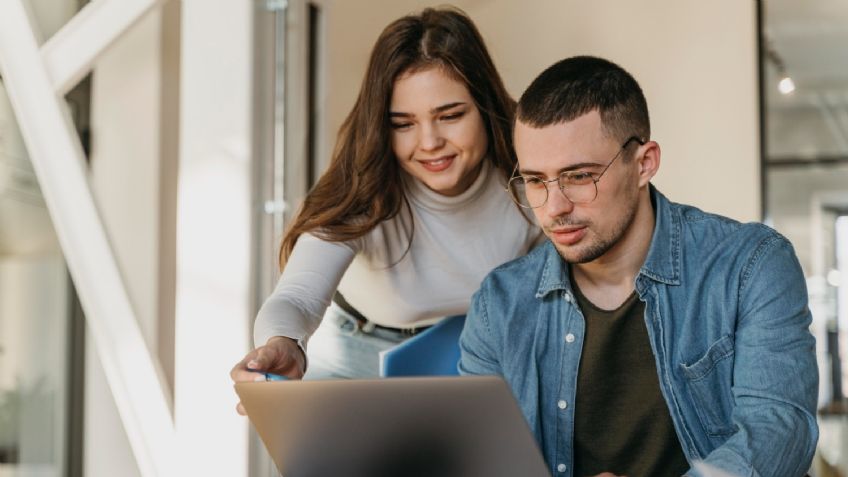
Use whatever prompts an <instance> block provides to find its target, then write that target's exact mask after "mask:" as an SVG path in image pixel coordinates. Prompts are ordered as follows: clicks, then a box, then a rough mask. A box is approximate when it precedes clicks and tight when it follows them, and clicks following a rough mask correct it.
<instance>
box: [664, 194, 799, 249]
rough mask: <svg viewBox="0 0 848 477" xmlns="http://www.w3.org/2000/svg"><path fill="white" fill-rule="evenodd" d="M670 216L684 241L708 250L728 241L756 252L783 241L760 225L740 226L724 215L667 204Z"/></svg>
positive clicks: (688, 206) (751, 223) (778, 235)
mask: <svg viewBox="0 0 848 477" xmlns="http://www.w3.org/2000/svg"><path fill="white" fill-rule="evenodd" d="M670 205H671V208H672V210H673V211H674V212H673V213H674V214H676V215H677V216H678V217H679V218H680V223H681V228H682V230H681V232H682V235H683V238H684V240H688V241H694V242H698V244H699V246H704V247H707V248H708V247H710V246H712V245H718V244H719V243H726V242H728V241H731V242H734V243H736V245H737V247H736V248H737V249H745V248H756V247H757V246H759V245H761V244H763V243H765V242H772V241H786V238H784V237H783V236H782V235H781V234H780V233H779V232H777V231H776V230H774V229H773V228H771V227H769V226H768V225H765V224H763V223H761V222H740V221H738V220H735V219H732V218H730V217H725V216H723V215H719V214H715V213H711V212H705V211H703V210H701V209H699V208H697V207H695V206H691V205H686V204H678V203H674V202H672V203H670Z"/></svg>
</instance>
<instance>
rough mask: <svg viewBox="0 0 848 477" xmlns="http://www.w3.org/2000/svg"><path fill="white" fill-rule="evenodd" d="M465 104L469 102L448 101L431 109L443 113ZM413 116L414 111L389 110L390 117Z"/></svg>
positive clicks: (436, 112)
mask: <svg viewBox="0 0 848 477" xmlns="http://www.w3.org/2000/svg"><path fill="white" fill-rule="evenodd" d="M465 104H467V103H465V102H464V101H455V102H453V103H447V104H443V105H441V106H436V107H435V108H433V109H431V110H430V114H439V113H443V112H445V111H447V110H449V109H453V108H455V107H457V106H464V105H465ZM413 116H415V115H414V114H412V113H401V112H397V111H390V112H389V117H390V118H411V117H413Z"/></svg>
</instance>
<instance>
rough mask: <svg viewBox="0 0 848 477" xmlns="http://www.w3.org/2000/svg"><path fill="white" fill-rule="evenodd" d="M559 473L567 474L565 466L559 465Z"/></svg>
mask: <svg viewBox="0 0 848 477" xmlns="http://www.w3.org/2000/svg"><path fill="white" fill-rule="evenodd" d="M557 472H565V464H560V465H558V466H557Z"/></svg>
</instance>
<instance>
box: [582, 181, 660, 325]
mask: <svg viewBox="0 0 848 477" xmlns="http://www.w3.org/2000/svg"><path fill="white" fill-rule="evenodd" d="M639 200H640V203H639V205H638V207H637V209H636V216H635V217H634V218H633V222H632V223H631V224H630V227H628V229H627V231H625V233H624V236H622V237H621V239H620V240H619V241H618V242H617V243H616V244H615V245H613V247H612V248H610V249H609V250H608V251H607V253H605V254H604V255H603V256H601V257H599V258H597V259H595V260H593V261H591V262H589V263H579V264H574V265H572V270H573V272H572V273H573V276H574V280H575V281H576V282H577V286H579V287H580V291H581V292H582V293H583V295H584V296H585V297H586V298H588V299H589V301H591V302H592V303H593V304H594V305H595V306H597V307H598V308H601V309H604V310H613V309H616V308H618V307H619V306H620V305H621V304H622V303H624V301H625V300H627V298H628V297H629V296H630V294H631V293H633V290H634V286H635V280H636V275H637V274H638V273H639V270H640V269H641V268H642V265H643V264H644V263H645V259H646V258H647V256H648V249H649V248H650V247H651V238H652V237H653V233H654V220H655V216H654V208H653V206H652V205H651V198H650V195H649V194H647V193H646V194H642V195H641V197H640V199H639Z"/></svg>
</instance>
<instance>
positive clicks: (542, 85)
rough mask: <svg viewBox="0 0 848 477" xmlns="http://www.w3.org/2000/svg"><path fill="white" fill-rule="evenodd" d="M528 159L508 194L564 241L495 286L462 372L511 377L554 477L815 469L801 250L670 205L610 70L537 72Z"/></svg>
mask: <svg viewBox="0 0 848 477" xmlns="http://www.w3.org/2000/svg"><path fill="white" fill-rule="evenodd" d="M515 148H516V152H517V154H518V168H517V171H516V173H515V174H514V178H513V179H512V180H511V181H510V183H509V191H510V193H511V194H512V196H513V198H514V199H515V200H516V201H517V202H518V203H519V205H521V206H523V207H527V208H531V209H532V210H533V212H534V213H535V215H536V219H537V220H538V223H539V225H540V226H541V227H542V229H543V230H544V232H545V234H546V235H547V236H548V238H549V241H547V242H546V243H545V244H543V245H541V246H539V247H538V248H536V249H535V250H534V251H532V252H531V253H530V254H529V255H527V256H525V257H522V258H520V259H517V260H514V261H512V262H509V263H507V264H505V265H503V266H501V267H499V268H497V269H495V270H494V271H493V272H492V273H491V274H489V276H488V277H487V278H486V279H485V280H484V282H483V284H482V285H481V288H480V290H479V291H478V292H477V293H476V294H475V296H474V300H473V303H472V307H471V310H470V311H469V313H468V317H467V322H466V325H465V330H464V331H463V334H462V338H461V340H460V346H461V349H462V358H461V361H460V371H461V372H463V373H464V374H496V375H501V376H503V377H504V378H505V379H506V381H507V383H509V385H510V387H511V388H512V391H513V393H514V394H515V396H516V398H517V399H518V401H519V404H520V406H521V408H522V411H523V412H524V414H525V417H526V418H527V421H528V423H529V424H530V427H531V429H532V431H533V432H534V434H535V436H536V439H537V440H538V442H539V444H540V446H541V449H542V453H543V455H544V457H545V459H546V461H547V462H548V464H549V465H550V468H551V471H552V472H553V474H554V475H555V476H558V475H574V476H585V475H596V474H601V473H605V472H609V473H612V474H615V475H628V476H630V477H638V476H665V475H678V476H679V475H681V474H687V475H700V474H699V471H698V470H696V469H693V468H692V467H691V466H692V465H693V464H694V463H695V462H697V461H704V462H705V463H706V464H708V465H711V466H713V467H717V468H720V469H722V470H724V471H725V472H727V473H729V474H731V475H739V476H769V477H778V476H787V477H797V476H801V475H804V473H805V472H806V471H807V470H808V469H809V466H810V461H811V459H812V457H813V453H814V451H815V446H816V441H817V438H818V428H817V425H816V418H815V406H816V399H817V391H818V371H817V368H816V360H815V352H814V348H815V342H814V339H813V337H812V335H811V334H810V333H809V331H808V326H809V324H810V321H811V316H810V312H809V309H808V307H807V292H806V288H805V283H804V277H803V274H802V272H801V269H800V266H799V264H798V260H797V258H796V256H795V253H794V251H793V249H792V246H791V245H790V243H789V242H788V241H787V240H786V239H785V238H783V237H782V236H781V235H779V234H778V233H776V232H775V231H773V230H771V229H770V228H768V227H766V226H764V225H761V224H756V223H751V224H740V223H738V222H736V221H733V220H731V219H728V218H725V217H720V216H717V215H712V214H708V213H705V212H702V211H700V210H698V209H696V208H693V207H689V206H685V205H681V204H676V203H673V202H670V201H669V200H668V199H666V198H665V197H664V196H663V195H662V194H660V192H659V191H657V190H656V189H655V188H654V187H653V186H652V185H651V184H650V180H651V178H652V177H653V176H654V174H656V172H657V169H658V168H659V165H660V147H659V145H658V144H657V143H656V142H654V141H652V140H650V125H649V120H648V109H647V105H646V102H645V98H644V95H643V93H642V91H641V89H640V87H639V85H638V84H637V83H636V81H635V80H634V79H633V77H631V76H630V75H629V74H628V73H627V72H626V71H624V70H623V69H621V68H620V67H619V66H617V65H615V64H612V63H610V62H608V61H606V60H602V59H599V58H592V57H575V58H569V59H566V60H563V61H561V62H559V63H557V64H555V65H553V66H551V67H550V68H548V69H547V70H546V71H544V72H543V73H542V74H541V75H540V76H539V77H538V78H536V80H535V81H534V82H533V83H532V84H531V85H530V87H529V88H528V89H527V91H526V92H525V93H524V95H523V96H522V97H521V100H520V102H519V105H518V112H517V117H516V122H515ZM728 173H732V171H728ZM701 180H710V181H713V182H714V184H715V189H716V190H717V191H721V190H722V188H723V187H724V186H723V184H722V177H721V176H716V177H711V178H707V177H705V178H702V179H701ZM606 475H609V474H606Z"/></svg>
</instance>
